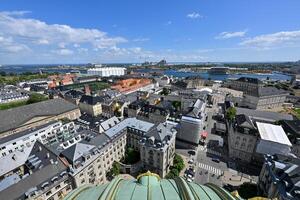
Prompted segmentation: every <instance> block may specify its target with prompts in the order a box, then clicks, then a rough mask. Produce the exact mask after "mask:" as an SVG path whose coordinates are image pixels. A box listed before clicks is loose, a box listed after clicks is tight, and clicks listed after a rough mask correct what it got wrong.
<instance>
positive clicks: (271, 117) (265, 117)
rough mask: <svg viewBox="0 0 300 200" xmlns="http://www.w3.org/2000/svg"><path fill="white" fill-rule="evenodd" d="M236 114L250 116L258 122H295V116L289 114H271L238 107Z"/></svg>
mask: <svg viewBox="0 0 300 200" xmlns="http://www.w3.org/2000/svg"><path fill="white" fill-rule="evenodd" d="M236 114H237V115H239V114H244V115H247V116H250V117H251V118H252V119H255V120H256V121H269V122H275V121H279V120H293V116H292V115H289V114H283V113H277V112H270V111H262V110H253V109H247V108H239V107H236Z"/></svg>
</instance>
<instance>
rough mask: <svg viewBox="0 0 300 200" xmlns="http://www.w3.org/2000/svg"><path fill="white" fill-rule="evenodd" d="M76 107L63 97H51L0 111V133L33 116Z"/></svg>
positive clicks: (51, 113) (46, 114)
mask: <svg viewBox="0 0 300 200" xmlns="http://www.w3.org/2000/svg"><path fill="white" fill-rule="evenodd" d="M77 108H78V107H77V106H76V105H74V104H72V103H70V102H68V101H65V100H63V99H60V98H58V99H51V100H47V101H42V102H39V103H34V104H30V105H26V106H21V107H17V108H11V109H8V110H3V111H0V119H1V120H0V133H1V132H5V131H9V130H12V129H15V128H18V127H20V126H22V125H23V124H25V123H26V122H29V121H30V120H31V119H33V118H34V117H46V116H55V115H60V114H62V113H65V112H68V111H72V110H75V109H77Z"/></svg>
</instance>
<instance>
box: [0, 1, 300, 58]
mask: <svg viewBox="0 0 300 200" xmlns="http://www.w3.org/2000/svg"><path fill="white" fill-rule="evenodd" d="M299 10H300V1H299V0H147V1H145V0H126V1H125V0H118V1H117V0H106V1H104V0H85V1H79V0H78V1H75V0H63V1H62V0H43V1H41V0H26V1H20V0H0V64H56V63H128V62H129V63H133V62H144V61H153V62H155V61H159V60H161V59H166V60H167V61H168V62H267V61H296V60H300V12H299Z"/></svg>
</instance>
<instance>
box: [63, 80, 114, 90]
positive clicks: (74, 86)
mask: <svg viewBox="0 0 300 200" xmlns="http://www.w3.org/2000/svg"><path fill="white" fill-rule="evenodd" d="M85 85H89V86H90V88H91V90H92V91H97V90H103V89H106V88H109V87H110V85H109V84H108V83H105V82H99V81H94V82H87V83H77V84H72V85H64V86H59V87H58V88H63V89H67V90H71V89H78V88H83V87H84V86H85Z"/></svg>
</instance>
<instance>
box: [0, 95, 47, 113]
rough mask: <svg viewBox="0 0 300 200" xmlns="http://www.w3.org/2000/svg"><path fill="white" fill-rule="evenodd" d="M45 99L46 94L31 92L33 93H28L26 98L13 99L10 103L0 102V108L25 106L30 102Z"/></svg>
mask: <svg viewBox="0 0 300 200" xmlns="http://www.w3.org/2000/svg"><path fill="white" fill-rule="evenodd" d="M45 100H48V97H47V96H45V95H42V94H39V93H33V94H31V95H30V97H29V99H28V100H24V101H14V102H10V103H4V104H0V110H7V109H10V108H16V107H20V106H25V105H29V104H32V103H37V102H41V101H45Z"/></svg>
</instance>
